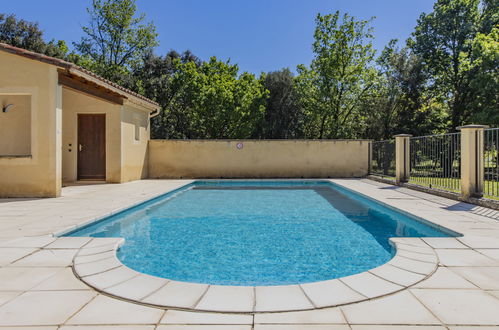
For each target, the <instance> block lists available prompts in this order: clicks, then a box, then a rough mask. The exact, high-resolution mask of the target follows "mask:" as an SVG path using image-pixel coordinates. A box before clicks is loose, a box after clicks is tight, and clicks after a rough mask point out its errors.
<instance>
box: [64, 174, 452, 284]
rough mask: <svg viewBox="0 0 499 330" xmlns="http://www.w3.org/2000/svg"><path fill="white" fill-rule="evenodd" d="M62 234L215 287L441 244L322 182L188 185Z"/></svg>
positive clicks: (363, 266)
mask: <svg viewBox="0 0 499 330" xmlns="http://www.w3.org/2000/svg"><path fill="white" fill-rule="evenodd" d="M66 236H92V237H124V238H125V244H124V245H123V246H122V247H121V248H120V250H119V251H118V258H119V259H120V260H121V262H123V263H124V264H125V265H127V266H128V267H130V268H132V269H135V270H137V271H139V272H142V273H146V274H150V275H155V276H159V277H164V278H168V279H172V280H177V281H186V282H195V283H206V284H220V285H285V284H299V283H308V282H316V281H323V280H329V279H333V278H339V277H343V276H348V275H352V274H356V273H360V272H364V271H367V270H369V269H371V268H375V267H377V266H379V265H381V264H383V263H386V262H387V261H389V260H390V259H391V258H392V256H393V253H394V251H393V249H392V247H391V245H390V243H389V241H388V239H389V238H390V237H428V236H431V237H448V236H456V235H455V234H454V233H452V232H450V231H447V230H445V229H442V228H437V227H435V226H432V225H431V224H429V223H425V222H423V221H421V220H420V219H417V218H415V217H412V216H409V215H407V214H404V213H402V212H399V211H397V210H394V209H392V208H389V207H387V206H385V205H383V204H380V203H378V202H375V201H374V200H371V199H370V198H368V197H365V196H363V195H360V194H357V193H354V192H352V191H350V190H347V189H345V188H343V187H341V186H338V185H335V184H333V183H330V182H327V181H196V182H194V183H192V184H189V185H187V186H185V187H183V188H181V189H178V190H176V191H173V192H171V193H168V194H166V195H163V196H160V197H158V198H155V199H153V200H150V201H148V202H146V203H144V204H141V205H139V206H136V207H133V208H131V209H129V210H127V211H124V212H122V213H119V214H116V215H114V216H111V217H108V218H106V219H104V220H102V221H99V222H97V223H94V224H92V225H89V226H87V227H84V228H81V229H79V230H77V231H74V232H72V233H69V234H67V235H66Z"/></svg>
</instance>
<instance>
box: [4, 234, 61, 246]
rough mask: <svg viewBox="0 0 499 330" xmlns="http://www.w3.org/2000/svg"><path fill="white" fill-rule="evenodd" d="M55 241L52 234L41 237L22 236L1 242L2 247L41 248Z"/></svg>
mask: <svg viewBox="0 0 499 330" xmlns="http://www.w3.org/2000/svg"><path fill="white" fill-rule="evenodd" d="M53 241H55V238H54V237H52V236H39V237H21V238H18V239H15V240H11V241H7V242H4V243H0V247H23V248H41V247H44V246H47V245H48V244H50V243H52V242H53Z"/></svg>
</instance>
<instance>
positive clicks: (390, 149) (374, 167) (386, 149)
mask: <svg viewBox="0 0 499 330" xmlns="http://www.w3.org/2000/svg"><path fill="white" fill-rule="evenodd" d="M371 146H372V147H371V148H372V150H371V154H372V158H371V168H370V174H373V175H379V176H383V177H387V178H392V179H395V140H384V141H375V142H372V144H371Z"/></svg>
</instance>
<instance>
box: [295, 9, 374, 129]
mask: <svg viewBox="0 0 499 330" xmlns="http://www.w3.org/2000/svg"><path fill="white" fill-rule="evenodd" d="M368 23H369V22H368V21H357V20H355V18H353V17H351V16H348V15H347V14H345V15H343V17H342V18H340V13H339V12H336V13H335V14H329V15H324V16H322V15H320V14H319V15H317V18H316V24H317V26H316V29H315V33H314V39H315V41H314V43H313V47H312V49H313V51H314V53H315V57H314V59H313V61H312V64H311V66H310V69H308V68H306V67H305V66H299V67H298V72H299V77H298V86H299V87H300V88H301V95H302V100H303V102H304V103H303V106H304V107H305V112H306V115H307V120H306V123H305V135H306V137H308V138H319V139H322V138H348V137H355V136H356V135H357V124H358V123H359V120H360V118H359V117H358V115H359V113H358V105H359V104H360V103H361V102H362V101H363V99H364V98H366V97H367V95H368V93H369V92H370V90H371V89H372V87H373V79H374V76H375V74H376V73H375V70H374V69H373V68H372V67H370V63H371V62H372V60H373V58H374V53H375V52H374V50H373V48H372V43H371V40H372V38H373V37H372V34H371V29H370V28H369V27H368Z"/></svg>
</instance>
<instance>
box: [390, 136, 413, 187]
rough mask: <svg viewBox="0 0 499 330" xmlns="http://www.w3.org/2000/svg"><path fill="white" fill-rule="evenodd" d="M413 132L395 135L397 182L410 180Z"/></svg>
mask: <svg viewBox="0 0 499 330" xmlns="http://www.w3.org/2000/svg"><path fill="white" fill-rule="evenodd" d="M411 136H412V135H411V134H398V135H395V136H394V138H395V181H396V182H397V183H400V182H407V181H409V173H410V171H411V169H410V145H411V144H410V140H409V138H410V137H411Z"/></svg>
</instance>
